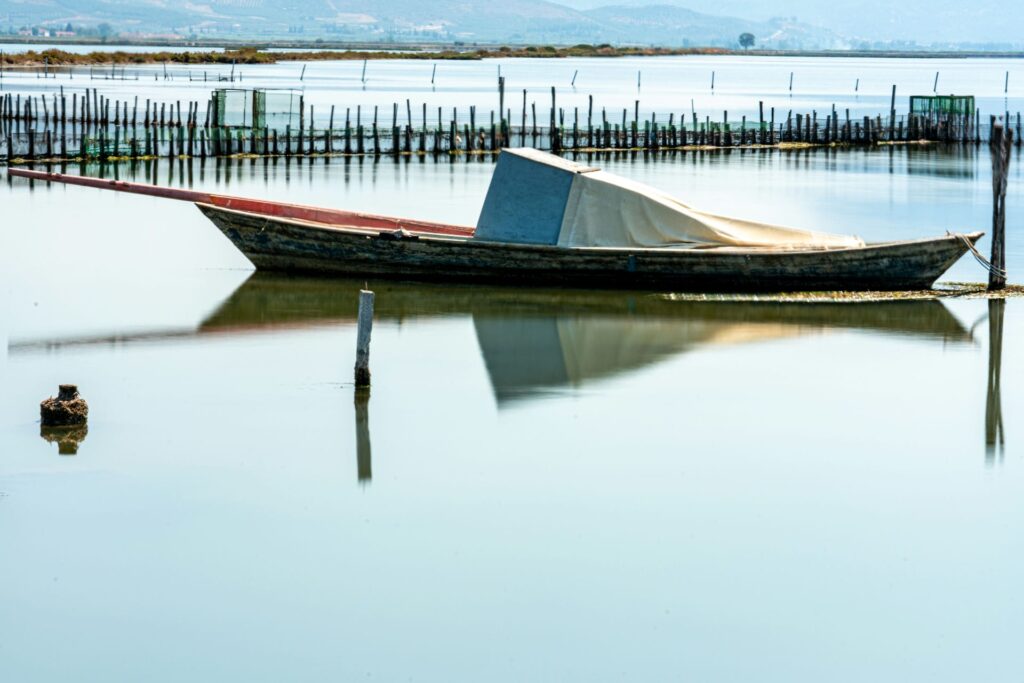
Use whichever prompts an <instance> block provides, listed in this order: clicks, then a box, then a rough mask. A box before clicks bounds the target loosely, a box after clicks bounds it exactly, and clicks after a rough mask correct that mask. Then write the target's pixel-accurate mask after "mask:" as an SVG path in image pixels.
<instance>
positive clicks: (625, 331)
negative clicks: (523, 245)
mask: <svg viewBox="0 0 1024 683" xmlns="http://www.w3.org/2000/svg"><path fill="white" fill-rule="evenodd" d="M362 286H363V282H361V281H359V282H356V281H346V280H334V279H311V278H291V277H286V276H280V275H272V274H261V273H257V274H254V275H253V276H252V277H250V278H249V279H248V280H247V281H246V282H245V283H243V284H242V285H241V286H240V287H239V288H238V289H237V290H236V291H235V292H234V293H233V294H232V295H231V296H230V297H228V299H226V300H225V301H224V302H223V303H222V304H221V305H220V306H219V307H218V308H217V309H216V310H214V312H213V313H211V314H210V315H209V316H207V317H206V319H205V320H203V322H202V323H201V324H200V325H199V326H198V328H196V329H189V330H187V331H184V330H183V331H177V332H154V333H148V334H136V335H131V336H128V335H108V336H105V337H94V338H89V339H70V340H63V341H59V342H58V341H53V340H43V341H35V342H21V343H15V344H12V345H11V346H10V349H11V351H13V352H18V351H29V350H32V349H56V348H60V347H62V346H70V345H81V344H104V343H106V344H118V345H120V344H124V343H128V342H131V341H134V340H137V341H159V340H163V339H173V338H181V337H185V338H195V337H202V338H212V337H217V336H227V337H230V336H235V335H244V334H254V333H260V332H281V331H287V330H292V329H304V328H312V327H326V326H333V325H354V324H355V315H356V311H357V309H358V296H359V289H360V288H361V287H362ZM373 289H374V291H375V292H376V295H377V296H376V303H375V315H376V318H377V319H378V320H380V321H403V320H410V319H414V318H430V317H446V316H467V315H468V316H472V318H473V323H474V327H475V331H476V337H477V341H478V343H479V346H480V350H481V354H482V356H483V360H484V363H485V365H486V368H487V372H488V374H489V376H490V379H491V383H492V386H493V388H494V392H495V395H496V396H497V397H498V399H499V400H500V401H503V400H505V399H511V398H514V397H521V396H527V395H530V394H531V393H532V392H535V391H544V390H548V389H553V388H557V387H565V386H580V385H582V384H585V383H586V382H589V381H593V380H597V379H600V378H605V377H611V376H614V375H617V374H621V373H625V372H630V371H633V370H637V369H639V368H643V367H647V366H650V365H652V364H654V363H657V362H658V361H660V360H663V359H666V358H668V357H671V356H675V355H678V354H680V353H685V352H687V351H689V350H692V349H695V348H698V347H702V348H707V347H715V346H722V345H729V344H736V343H749V342H758V341H767V340H772V339H782V338H786V337H793V336H800V335H806V334H817V333H821V332H823V331H828V330H861V331H866V332H869V333H873V334H884V335H897V336H901V337H906V338H913V339H920V340H925V341H929V340H931V341H939V342H950V343H956V342H968V341H970V340H971V335H970V333H969V332H968V331H967V330H966V329H965V328H964V326H963V325H962V324H961V323H960V322H959V321H958V320H957V319H956V318H955V317H954V316H953V315H952V314H951V313H950V312H949V310H948V309H947V308H946V306H945V305H943V304H942V302H940V301H934V300H933V301H891V302H882V303H831V302H830V303H822V302H814V303H811V302H799V303H780V302H765V301H761V302H740V301H680V300H672V299H671V298H669V297H666V296H663V295H657V294H650V293H638V292H614V291H577V290H548V289H535V288H531V289H527V290H521V289H512V288H490V287H474V286H465V285H464V286H452V285H445V286H441V285H430V284H422V283H418V284H409V283H401V282H388V281H385V282H378V283H373Z"/></svg>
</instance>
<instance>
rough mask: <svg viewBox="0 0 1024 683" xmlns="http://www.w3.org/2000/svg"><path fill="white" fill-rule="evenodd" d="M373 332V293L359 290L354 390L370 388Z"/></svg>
mask: <svg viewBox="0 0 1024 683" xmlns="http://www.w3.org/2000/svg"><path fill="white" fill-rule="evenodd" d="M372 330H373V292H371V291H368V290H365V289H361V290H359V322H358V327H357V330H356V367H355V380H356V388H357V389H363V388H367V387H369V386H370V332H371V331H372Z"/></svg>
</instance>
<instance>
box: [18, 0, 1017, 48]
mask: <svg viewBox="0 0 1024 683" xmlns="http://www.w3.org/2000/svg"><path fill="white" fill-rule="evenodd" d="M611 1H612V2H613V3H614V4H611V5H609V2H608V0H604V1H602V0H561V1H560V2H557V3H556V2H547V1H545V0H434V1H432V2H423V1H422V0H305V1H299V0H279V1H272V0H0V32H10V31H11V30H14V31H17V30H19V29H22V28H31V27H38V26H46V27H50V28H54V29H56V28H65V27H66V26H67V24H71V25H72V27H78V26H84V27H89V26H92V27H95V26H97V25H99V24H101V23H106V24H109V25H110V26H111V28H112V30H113V31H114V32H117V33H132V34H167V35H171V34H174V35H179V36H199V37H207V38H216V37H224V38H228V37H239V38H242V37H251V38H260V37H264V38H283V37H286V38H293V39H309V40H314V39H316V38H323V39H329V40H358V41H377V40H380V41H384V40H387V41H401V40H419V41H445V42H447V41H459V42H466V43H472V42H509V43H553V44H572V43H594V44H596V43H612V44H616V45H626V44H628V45H661V46H729V47H736V46H737V39H738V36H739V35H740V33H752V34H753V35H754V36H755V40H756V46H759V47H766V48H780V49H786V48H833V49H842V48H847V47H863V46H864V45H863V44H861V43H862V41H869V42H870V41H919V42H923V43H930V42H948V43H1009V44H1020V43H1021V42H1024V41H1022V40H1021V39H1020V38H1019V37H1017V30H1016V28H1013V24H1015V23H1016V22H1014V21H1011V20H1009V19H1012V18H1013V16H1016V15H1021V14H1024V11H1022V10H1021V9H1017V8H1016V6H1014V7H1012V8H1010V9H1008V8H1007V6H1005V5H1004V6H1002V7H998V6H997V5H996V3H995V2H994V0H975V2H974V3H973V4H971V5H965V4H964V3H956V4H954V3H953V2H952V0H931V1H930V2H928V3H925V2H923V0H905V1H904V2H902V3H891V2H885V3H883V2H881V0H864V1H862V2H860V3H849V4H846V5H843V4H840V5H838V6H837V5H836V4H835V3H829V4H823V3H820V2H812V1H811V0H785V1H784V2H781V3H771V4H764V3H762V2H759V1H758V0H715V2H712V1H711V0H611ZM997 7H998V9H997ZM783 14H784V15H785V16H780V15H783ZM1006 15H1013V16H1011V17H1007V16H1006ZM1009 46H1010V45H1007V47H1009Z"/></svg>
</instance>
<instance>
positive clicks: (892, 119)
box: [889, 83, 896, 142]
mask: <svg viewBox="0 0 1024 683" xmlns="http://www.w3.org/2000/svg"><path fill="white" fill-rule="evenodd" d="M895 129H896V84H895V83H893V84H892V97H891V98H890V99H889V142H892V141H893V131H894V130H895Z"/></svg>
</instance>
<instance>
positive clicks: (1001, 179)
mask: <svg viewBox="0 0 1024 683" xmlns="http://www.w3.org/2000/svg"><path fill="white" fill-rule="evenodd" d="M1012 144H1013V131H1011V130H1009V129H1007V128H1005V127H1004V126H1003V125H1002V124H1000V123H996V122H993V124H992V135H991V137H990V139H989V150H990V152H991V154H992V258H991V259H990V263H991V270H990V272H989V279H988V288H989V289H990V290H998V289H1003V288H1004V287H1006V244H1005V243H1006V182H1007V178H1008V176H1009V173H1008V171H1009V168H1010V147H1011V145H1012Z"/></svg>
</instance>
